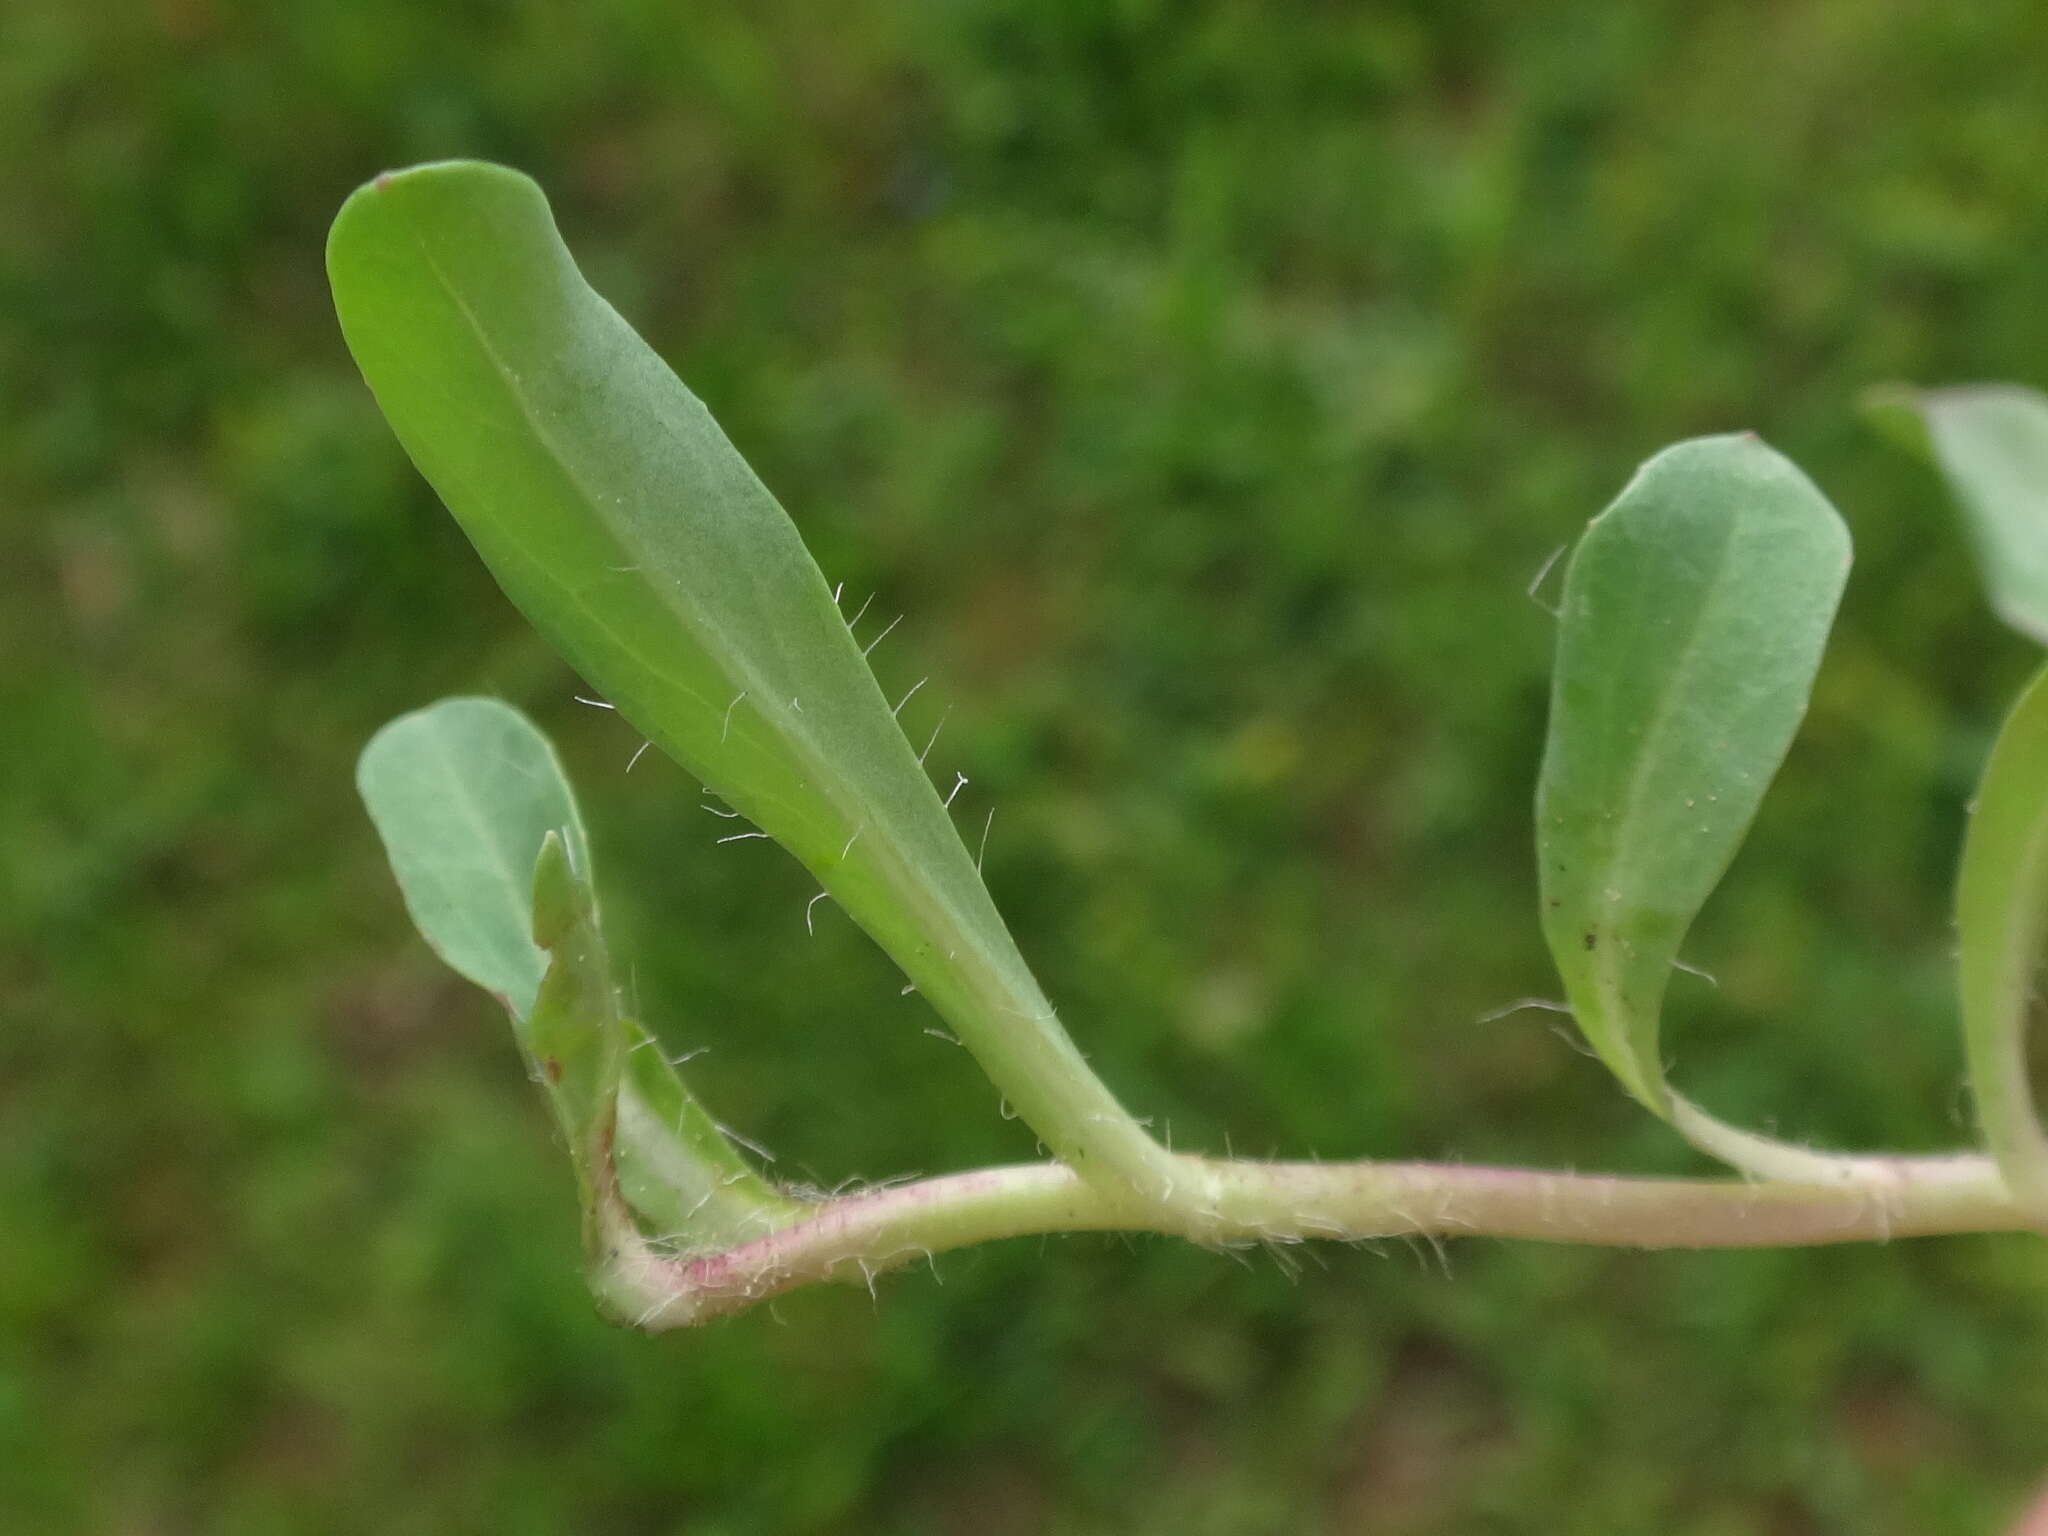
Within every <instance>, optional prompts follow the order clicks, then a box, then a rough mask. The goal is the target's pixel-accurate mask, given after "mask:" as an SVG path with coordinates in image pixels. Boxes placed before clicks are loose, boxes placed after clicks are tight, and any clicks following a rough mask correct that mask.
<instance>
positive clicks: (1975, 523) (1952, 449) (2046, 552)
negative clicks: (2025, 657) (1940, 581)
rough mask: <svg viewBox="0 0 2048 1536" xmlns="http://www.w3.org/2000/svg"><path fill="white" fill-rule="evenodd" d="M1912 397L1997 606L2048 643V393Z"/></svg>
mask: <svg viewBox="0 0 2048 1536" xmlns="http://www.w3.org/2000/svg"><path fill="white" fill-rule="evenodd" d="M1911 398H1912V399H1913V400H1914V401H1915V402H1916V403H1917V404H1918V406H1919V408H1920V414H1921V417H1922V419H1923V421H1924V422H1925V423H1926V428H1927V441H1928V445H1929V446H1930V447H1931V448H1932V449H1933V452H1934V459H1935V462H1936V464H1938V465H1939V466H1940V468H1941V472H1942V474H1943V476H1944V477H1945V478H1946V479H1947V481H1948V483H1949V487H1950V489H1951V490H1952V491H1954V493H1955V497H1956V500H1957V502H1958V503H1959V504H1960V505H1961V507H1962V509H1963V516H1964V518H1965V520H1966V521H1967V523H1968V525H1969V529H1970V542H1971V544H1972V545H1973V546H1974V547H1975V549H1976V551H1977V564H1978V567H1979V569H1980V570H1981V571H1982V572H1983V577H1984V585H1985V587H1986V589H1987V590H1988V591H1989V592H1990V594H1991V604H1992V607H1993V608H1995V609H1996V610H1997V612H1998V615H1999V617H2000V618H2002V619H2004V620H2005V621H2006V623H2008V624H2010V625H2012V627H2013V628H2015V629H2017V630H2019V631H2020V632H2021V633H2022V634H2025V635H2028V636H2031V637H2032V638H2033V639H2035V640H2038V641H2041V642H2042V643H2044V644H2048V395H2043V394H2041V392H2040V391H2038V390H2033V389H2023V388H2021V387H2020V386H2018V385H2015V384H1987V385H1979V386H1975V387H1972V388H1967V389H1937V390H1930V391H1928V392H1926V393H1924V394H1920V395H1917V396H1913V397H1911Z"/></svg>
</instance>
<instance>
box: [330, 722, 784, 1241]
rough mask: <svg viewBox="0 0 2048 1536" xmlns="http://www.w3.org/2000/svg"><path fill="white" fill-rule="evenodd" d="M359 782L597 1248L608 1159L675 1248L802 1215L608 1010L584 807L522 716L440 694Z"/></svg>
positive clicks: (613, 999) (364, 764)
mask: <svg viewBox="0 0 2048 1536" xmlns="http://www.w3.org/2000/svg"><path fill="white" fill-rule="evenodd" d="M356 780H357V784H358V787H359V788H360V789H361V791H362V796H363V800H364V803H365V804H366V805H367V806H368V808H369V811H370V816H371V820H372V821H373V822H374V823H375V824H376V827H377V831H378V834H379V836H380V837H381V838H382V839H383V841H384V847H385V851H386V853H387V854H388V856H389V857H390V860H391V867H392V870H393V872H394V873H395V874H396V875H397V877H398V883H399V888H400V890H401V891H402V892H403V894H404V897H405V903H406V907H407V910H408V911H409V912H410V913H411V914H412V917H413V922H414V925H415V926H416V927H417V928H418V929H419V931H420V933H421V935H422V936H423V937H424V938H425V939H426V940H427V942H428V943H429V944H430V945H431V946H432V947H433V948H434V950H435V952H436V953H438V954H439V955H440V956H441V958H442V959H444V960H445V961H447V962H448V964H449V965H450V966H451V967H453V968H454V969H455V970H456V971H458V972H460V973H461V974H462V975H463V976H465V977H467V978H468V979H470V980H471V981H474V982H476V983H477V984H478V985H479V986H482V987H484V988H485V989H487V990H488V991H490V992H492V993H493V994H495V995H496V996H497V997H498V999H499V1000H500V1001H501V1002H502V1003H504V1005H505V1007H506V1009H507V1011H508V1012H509V1013H510V1014H511V1016H512V1021H513V1033H514V1036H515V1037H516V1039H517V1041H518V1043H519V1047H520V1051H521V1053H522V1055H523V1056H524V1057H525V1059H526V1061H527V1064H528V1068H529V1070H530V1071H531V1073H532V1075H533V1076H534V1078H535V1080H536V1081H538V1082H539V1083H540V1084H541V1085H542V1087H543V1089H544V1090H545V1092H546V1094H547V1097H548V1100H549V1103H550V1105H551V1106H552V1108H553V1109H554V1111H555V1115H556V1119H557V1121H558V1123H559V1124H560V1126H561V1128H562V1132H563V1135H564V1137H565V1139H566V1140H567V1143H568V1146H569V1151H570V1157H571V1160H572V1161H573V1163H574V1165H575V1168H576V1174H577V1184H578V1189H579V1192H580V1194H581V1197H582V1201H583V1208H584V1213H585V1219H586V1222H587V1224H588V1231H589V1235H590V1241H591V1243H592V1245H593V1247H594V1248H595V1247H596V1246H598V1245H599V1244H600V1243H601V1241H602V1240H603V1238H604V1236H605V1215H606V1202H607V1201H608V1200H609V1199H610V1198H611V1196H612V1192H613V1164H614V1162H615V1163H616V1165H617V1170H618V1187H619V1188H620V1189H621V1190H622V1191H623V1193H624V1195H625V1198H626V1201H627V1203H628V1204H629V1205H630V1206H631V1207H632V1208H633V1209H634V1210H635V1211H637V1212H638V1213H639V1214H640V1215H641V1216H642V1217H643V1218H644V1219H645V1220H646V1221H647V1222H648V1223H649V1224H650V1226H651V1227H652V1229H653V1230H654V1231H655V1232H656V1233H658V1234H660V1235H662V1236H665V1237H669V1238H672V1239H674V1240H675V1241H676V1242H677V1243H678V1244H679V1245H680V1246H684V1247H687V1248H690V1249H714V1248H722V1247H727V1246H730V1244H731V1243H733V1242H735V1241H738V1240H740V1239H742V1238H744V1237H747V1236H756V1235H759V1234H760V1233H761V1232H762V1231H764V1230H768V1229H770V1228H772V1227H773V1226H775V1225H779V1224H781V1223H782V1222H783V1221H784V1220H786V1219H788V1218H789V1217H790V1216H792V1215H793V1214H794V1213H795V1212H797V1211H799V1210H801V1209H802V1207H801V1205H800V1204H799V1203H798V1202H796V1201H792V1200H790V1199H788V1198H787V1197H786V1196H784V1195H782V1194H781V1193H780V1192H779V1191H777V1190H775V1189H774V1188H773V1187H772V1186H771V1185H769V1184H768V1183H767V1182H766V1181H765V1180H763V1179H761V1178H760V1176H759V1175H757V1174H756V1173H754V1172H753V1171H752V1170H751V1169H750V1168H749V1167H748V1166H747V1164H746V1163H745V1162H744V1161H743V1160H742V1159H741V1157H740V1156H739V1153H738V1152H737V1151H736V1150H735V1149H734V1148H733V1146H732V1144H731V1142H730V1141H728V1140H727V1139H726V1137H725V1136H724V1134H723V1133H722V1132H721V1131H720V1130H719V1129H718V1127H717V1126H716V1124H715V1123H714V1122H713V1121H712V1120H711V1118H710V1116H709V1115H707V1114H706V1113H705V1112H704V1110H703V1109H702V1107H701V1106H699V1105H698V1103H697V1101H696V1100H695V1099H694V1098H692V1097H691V1095H690V1092H689V1089H688V1088H687V1087H686V1086H685V1085H684V1084H683V1081H682V1079H681V1078H680V1077H678V1076H677V1075H676V1072H675V1070H674V1068H673V1067H672V1066H671V1065H670V1064H669V1063H668V1061H667V1060H666V1059H665V1058H664V1057H663V1056H662V1054H661V1052H660V1049H659V1047H658V1045H656V1043H655V1042H654V1041H653V1039H652V1038H651V1037H650V1036H649V1035H648V1034H647V1032H646V1031H645V1030H644V1029H642V1028H641V1027H640V1025H638V1024H637V1023H635V1022H634V1021H632V1020H630V1019H627V1018H624V1017H622V1016H621V1014H620V1011H619V1006H618V991H617V987H616V985H615V981H614V977H613V974H612V964H611V959H610V955H609V952H608V950H607V948H606V945H605V940H604V934H603V930H602V927H601V923H600V919H599V914H598V903H597V894H596V887H595V884H594V878H593V874H592V868H591V858H590V851H589V842H588V839H587V837H586V836H585V833H584V830H583V818H582V814H581V812H580V811H579V810H578V808H577V805H576V800H575V796H574V795H573V794H572V793H571V791H570V788H569V783H568V780H567V778H566V777H565V776H564V775H563V772H562V767H561V764H560V762H559V761H558V760H557V758H556V757H555V753H554V749H553V748H552V747H551V746H550V745H549V744H548V741H547V738H546V737H545V736H543V735H542V734H541V733H540V732H539V731H538V730H537V729H535V727H534V726H533V724H532V723H531V722H530V721H528V720H527V719H526V717H525V716H524V715H522V714H520V713H519V712H518V711H517V710H515V709H513V708H512V707H511V706H510V705H507V704H502V703H500V702H498V701H497V700H495V699H477V698H458V699H444V700H442V701H441V702H440V703H438V704H434V705H431V706H429V707H428V708H426V709H422V710H418V711H415V712H414V713H412V714H408V715H403V716H401V717H399V718H398V719H396V720H394V721H392V722H391V723H390V724H389V725H387V726H385V727H384V729H383V730H381V731H379V732H378V733H377V735H376V736H375V737H374V738H372V740H371V742H370V744H369V746H368V747H366V748H365V749H364V751H363V755H362V759H361V762H360V763H359V765H358V767H357V773H356ZM615 1104H616V1106H617V1107H616V1110H615ZM615 1114H616V1117H617V1118H616V1122H615V1119H614V1116H615ZM615 1124H616V1132H617V1134H616V1145H614V1140H615V1137H614V1129H615Z"/></svg>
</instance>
